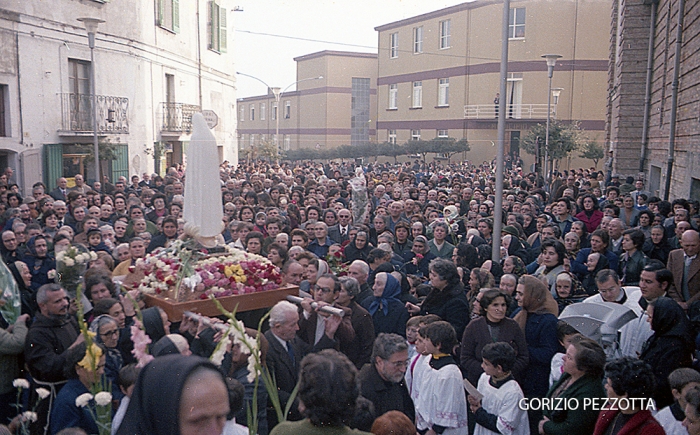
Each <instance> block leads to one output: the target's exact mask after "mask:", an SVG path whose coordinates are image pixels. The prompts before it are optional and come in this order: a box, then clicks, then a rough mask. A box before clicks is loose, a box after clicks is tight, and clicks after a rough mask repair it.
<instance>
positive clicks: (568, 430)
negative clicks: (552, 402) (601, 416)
mask: <svg viewBox="0 0 700 435" xmlns="http://www.w3.org/2000/svg"><path fill="white" fill-rule="evenodd" d="M547 370H549V366H547ZM570 377H571V375H570V374H568V373H564V374H563V375H562V377H561V379H559V380H558V381H557V382H555V383H554V385H552V388H550V389H549V392H548V393H547V397H548V398H551V397H552V394H553V392H554V391H556V389H557V388H558V387H559V386H560V385H561V384H563V383H564V382H567V381H568V380H569V378H570ZM595 397H598V398H603V397H605V390H604V389H603V382H602V379H601V378H600V377H598V376H591V375H584V376H583V377H582V378H580V379H579V380H577V381H576V382H574V383H573V384H571V385H569V387H568V388H567V389H566V390H564V391H563V392H562V393H561V394H560V395H559V398H561V399H577V400H578V403H579V404H580V406H579V407H578V409H576V410H572V409H569V410H566V411H554V410H552V409H550V408H545V410H544V415H545V417H547V418H549V420H550V421H548V422H546V423H545V424H544V433H545V434H546V435H590V434H591V433H592V432H593V428H594V427H595V424H596V419H597V418H598V410H597V409H596V408H595V407H592V406H586V407H584V406H583V400H584V399H586V398H589V399H590V398H595Z"/></svg>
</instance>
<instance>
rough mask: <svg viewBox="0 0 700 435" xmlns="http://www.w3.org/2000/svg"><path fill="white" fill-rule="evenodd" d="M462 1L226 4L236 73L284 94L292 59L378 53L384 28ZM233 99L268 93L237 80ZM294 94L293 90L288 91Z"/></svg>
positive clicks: (242, 0)
mask: <svg viewBox="0 0 700 435" xmlns="http://www.w3.org/2000/svg"><path fill="white" fill-rule="evenodd" d="M464 2H465V0H336V1H331V0H238V3H235V1H234V3H228V4H229V5H230V4H233V5H235V6H238V7H239V8H241V9H243V11H242V12H233V11H232V9H233V8H231V9H229V11H230V12H229V14H228V17H229V22H228V28H229V29H233V30H234V32H233V35H232V37H233V52H234V62H235V69H236V71H239V72H242V73H245V74H249V75H252V76H255V77H258V78H259V79H261V80H263V81H264V82H266V83H267V84H268V85H269V86H271V87H280V88H282V89H284V88H285V87H287V86H288V85H290V84H292V83H294V81H295V80H296V62H294V60H293V59H294V58H295V57H298V56H302V55H305V54H310V53H315V52H317V51H322V50H338V51H359V52H371V53H376V52H377V32H375V30H374V28H375V27H377V26H380V25H383V24H387V23H391V22H394V21H398V20H402V19H404V18H409V17H413V16H416V15H420V14H424V13H426V12H431V11H435V10H438V9H442V8H445V7H448V6H453V5H456V4H460V3H464ZM237 87H238V91H237V98H242V97H249V96H253V95H260V94H264V93H266V92H267V90H266V88H265V85H263V84H262V83H260V82H258V81H256V80H253V79H250V78H248V77H243V76H240V75H239V76H238V78H237ZM293 89H295V88H294V87H293V86H292V87H291V88H290V90H293Z"/></svg>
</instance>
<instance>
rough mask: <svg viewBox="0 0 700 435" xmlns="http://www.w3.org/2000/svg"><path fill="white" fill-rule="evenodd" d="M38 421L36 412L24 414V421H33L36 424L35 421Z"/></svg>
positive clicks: (25, 412)
mask: <svg viewBox="0 0 700 435" xmlns="http://www.w3.org/2000/svg"><path fill="white" fill-rule="evenodd" d="M36 419H37V415H36V412H32V411H24V412H23V413H22V421H32V422H34V421H36Z"/></svg>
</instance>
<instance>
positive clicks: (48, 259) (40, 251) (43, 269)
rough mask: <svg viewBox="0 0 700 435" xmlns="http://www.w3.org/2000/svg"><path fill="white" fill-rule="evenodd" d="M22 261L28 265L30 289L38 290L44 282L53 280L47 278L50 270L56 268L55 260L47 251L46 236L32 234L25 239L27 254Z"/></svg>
mask: <svg viewBox="0 0 700 435" xmlns="http://www.w3.org/2000/svg"><path fill="white" fill-rule="evenodd" d="M22 261H23V262H24V263H25V264H26V265H27V267H29V272H30V273H31V274H32V285H31V287H32V289H33V290H34V291H36V290H38V289H39V287H41V286H42V285H44V284H48V283H50V282H54V281H53V279H49V276H48V273H49V271H50V270H56V260H55V259H54V258H53V255H52V254H51V253H49V248H48V245H47V242H46V237H44V236H42V235H38V236H34V237H32V238H30V239H29V240H28V241H27V254H26V255H25V256H24V258H22Z"/></svg>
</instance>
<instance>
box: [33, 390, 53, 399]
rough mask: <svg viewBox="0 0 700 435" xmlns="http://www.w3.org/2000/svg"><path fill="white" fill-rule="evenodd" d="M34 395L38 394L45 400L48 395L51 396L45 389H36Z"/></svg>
mask: <svg viewBox="0 0 700 435" xmlns="http://www.w3.org/2000/svg"><path fill="white" fill-rule="evenodd" d="M36 394H38V395H39V397H40V398H42V399H46V398H47V397H49V395H51V392H50V391H49V390H47V389H46V388H37V389H36Z"/></svg>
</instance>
